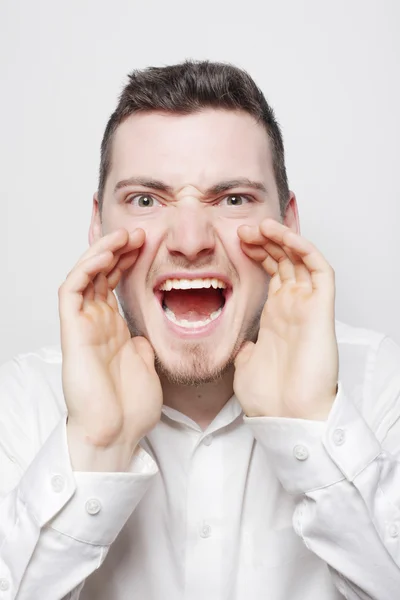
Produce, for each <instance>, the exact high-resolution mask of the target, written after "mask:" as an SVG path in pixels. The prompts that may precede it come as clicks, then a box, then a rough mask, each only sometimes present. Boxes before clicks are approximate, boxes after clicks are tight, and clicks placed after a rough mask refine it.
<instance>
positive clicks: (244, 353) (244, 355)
mask: <svg viewBox="0 0 400 600" xmlns="http://www.w3.org/2000/svg"><path fill="white" fill-rule="evenodd" d="M254 348H255V344H254V342H245V343H244V344H243V346H242V347H241V349H240V350H239V352H238V354H237V355H236V358H235V368H236V369H237V368H238V367H240V366H241V365H245V364H246V363H247V361H248V360H249V359H250V357H251V356H252V354H253V350H254Z"/></svg>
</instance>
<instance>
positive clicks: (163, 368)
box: [156, 344, 234, 386]
mask: <svg viewBox="0 0 400 600" xmlns="http://www.w3.org/2000/svg"><path fill="white" fill-rule="evenodd" d="M171 354H172V353H169V354H168V356H167V355H166V353H164V352H157V351H156V370H157V372H158V374H159V376H160V378H162V379H165V380H167V381H168V382H169V383H172V384H175V385H183V386H200V385H204V384H206V383H214V382H216V381H218V380H219V379H221V378H223V376H224V375H225V374H226V373H228V372H229V371H230V370H231V369H232V368H233V361H234V356H233V354H231V355H229V356H228V357H227V358H225V359H223V358H219V359H218V357H216V356H215V355H213V354H212V353H211V352H210V351H209V349H208V348H207V347H205V345H203V344H190V345H188V347H187V348H186V349H182V351H181V352H179V353H173V354H172V356H171Z"/></svg>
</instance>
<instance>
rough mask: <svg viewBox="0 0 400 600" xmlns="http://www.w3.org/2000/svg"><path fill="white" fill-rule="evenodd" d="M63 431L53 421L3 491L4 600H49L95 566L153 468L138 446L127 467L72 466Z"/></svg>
mask: <svg viewBox="0 0 400 600" xmlns="http://www.w3.org/2000/svg"><path fill="white" fill-rule="evenodd" d="M66 439H67V436H66V430H65V421H61V422H60V423H59V425H58V426H57V427H56V429H55V430H54V431H53V433H52V434H51V435H50V437H49V439H48V440H47V442H46V443H45V444H44V446H43V447H42V448H41V450H40V451H39V453H38V455H37V456H36V457H35V459H34V460H33V462H32V464H31V465H30V466H29V467H28V469H27V471H26V472H25V473H24V475H23V477H22V478H21V480H20V482H19V484H18V486H17V487H16V488H15V489H14V490H13V491H12V492H10V493H9V494H8V495H7V496H5V497H4V498H3V501H2V504H1V513H0V515H1V518H0V532H1V538H2V545H1V548H0V579H1V578H3V579H4V581H5V582H6V583H4V585H3V587H4V586H8V589H6V590H4V592H2V593H3V596H4V598H5V600H14V599H16V598H18V600H25V599H26V600H28V599H29V600H32V598H43V599H46V600H47V599H48V600H53V599H54V600H56V599H58V598H63V597H64V596H65V595H66V594H67V593H68V592H71V591H72V590H74V589H75V588H76V586H78V585H79V584H80V583H81V582H82V581H84V579H85V578H86V577H88V575H90V573H92V572H93V571H94V570H95V569H97V568H98V567H99V566H100V564H101V563H102V561H103V560H104V558H105V556H106V554H107V551H108V548H109V547H110V545H111V544H112V543H113V541H114V539H115V538H116V537H117V535H118V533H119V532H120V531H121V529H122V527H123V526H124V524H125V523H126V521H127V519H128V518H129V516H130V515H131V514H132V512H133V510H134V509H135V507H136V505H137V504H138V502H139V501H140V499H141V498H142V496H143V495H144V493H145V492H146V490H147V487H148V485H149V482H150V480H151V478H152V477H153V475H154V474H155V473H156V472H157V468H156V466H155V463H154V461H152V459H151V458H150V456H148V455H147V454H146V453H145V452H144V451H143V450H141V449H140V448H139V449H138V451H137V453H136V455H135V457H134V458H133V460H132V461H131V464H130V465H129V469H128V471H127V472H124V473H100V472H99V473H97V472H92V473H82V472H73V471H72V468H71V464H70V461H69V456H68V447H67V444H66ZM88 499H89V500H88ZM116 499H117V501H116Z"/></svg>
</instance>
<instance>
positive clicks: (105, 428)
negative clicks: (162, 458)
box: [59, 229, 163, 471]
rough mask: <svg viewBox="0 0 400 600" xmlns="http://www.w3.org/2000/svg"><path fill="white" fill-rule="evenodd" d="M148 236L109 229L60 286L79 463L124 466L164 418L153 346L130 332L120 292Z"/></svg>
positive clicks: (65, 379) (73, 444)
mask: <svg viewBox="0 0 400 600" xmlns="http://www.w3.org/2000/svg"><path fill="white" fill-rule="evenodd" d="M144 239H145V233H144V231H143V230H142V229H137V230H135V231H133V232H132V233H130V234H129V233H128V232H127V231H126V230H125V229H119V230H117V231H113V232H112V233H110V234H108V235H105V236H104V237H102V238H101V239H100V240H98V241H97V242H95V243H94V244H93V245H92V246H91V247H90V248H89V249H88V250H87V252H86V253H85V254H84V255H83V256H82V258H81V259H80V260H79V261H78V263H77V264H76V265H75V267H74V268H73V269H72V271H71V272H70V273H69V274H68V277H67V278H66V280H65V282H64V283H63V284H62V285H61V287H60V289H59V312H60V325H61V348H62V356H63V364H62V383H63V390H64V396H65V401H66V404H67V408H68V424H67V436H68V445H69V451H70V456H71V462H72V466H73V468H74V469H75V470H79V471H121V470H126V468H127V467H128V465H129V462H130V460H131V458H132V455H133V453H134V451H135V448H136V447H137V445H138V442H139V441H140V439H141V438H142V437H143V436H144V435H146V433H148V432H149V431H150V430H151V429H152V428H153V427H154V426H155V425H156V423H157V422H158V421H159V419H160V415H161V407H162V402H163V398H162V389H161V384H160V380H159V378H158V375H157V373H156V371H155V368H154V351H153V349H152V347H151V345H150V343H149V342H148V341H147V340H146V339H145V338H144V337H133V338H132V337H131V335H130V332H129V329H128V326H127V324H126V322H125V320H124V319H123V317H122V316H121V315H120V313H119V310H118V304H117V299H116V297H115V294H114V289H115V288H116V286H117V285H118V282H119V281H120V279H121V276H122V274H123V272H124V271H126V270H127V269H129V268H131V267H132V266H133V265H134V264H135V262H136V260H137V257H138V255H139V252H140V248H141V246H142V245H143V243H144Z"/></svg>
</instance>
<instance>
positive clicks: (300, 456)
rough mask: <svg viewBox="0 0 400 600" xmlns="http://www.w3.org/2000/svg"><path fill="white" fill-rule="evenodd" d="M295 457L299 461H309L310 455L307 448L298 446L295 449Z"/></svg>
mask: <svg viewBox="0 0 400 600" xmlns="http://www.w3.org/2000/svg"><path fill="white" fill-rule="evenodd" d="M293 456H294V457H295V458H297V460H307V458H308V457H309V456H310V455H309V452H308V450H307V448H306V447H305V446H302V445H301V444H298V445H297V446H295V447H294V448H293Z"/></svg>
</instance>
